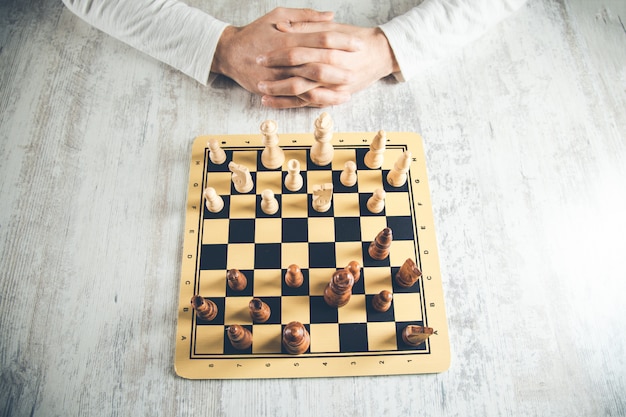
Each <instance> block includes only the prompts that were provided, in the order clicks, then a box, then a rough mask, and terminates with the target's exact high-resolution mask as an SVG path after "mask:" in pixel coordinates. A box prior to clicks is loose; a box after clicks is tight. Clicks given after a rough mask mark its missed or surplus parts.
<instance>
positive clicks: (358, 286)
mask: <svg viewBox="0 0 626 417" xmlns="http://www.w3.org/2000/svg"><path fill="white" fill-rule="evenodd" d="M364 282H365V281H364V280H363V269H361V277H360V278H359V280H358V281H357V282H355V283H354V285H353V286H352V294H365V284H364Z"/></svg>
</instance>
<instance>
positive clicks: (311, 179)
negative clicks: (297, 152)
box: [306, 170, 333, 194]
mask: <svg viewBox="0 0 626 417" xmlns="http://www.w3.org/2000/svg"><path fill="white" fill-rule="evenodd" d="M306 180H307V192H308V193H309V194H313V187H314V186H316V185H324V184H332V182H333V173H332V171H327V170H323V171H307V173H306Z"/></svg>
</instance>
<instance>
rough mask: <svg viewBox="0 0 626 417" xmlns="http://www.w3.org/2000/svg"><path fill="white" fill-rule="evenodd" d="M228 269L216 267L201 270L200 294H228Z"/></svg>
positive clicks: (210, 295) (219, 295)
mask: <svg viewBox="0 0 626 417" xmlns="http://www.w3.org/2000/svg"><path fill="white" fill-rule="evenodd" d="M226 285H227V284H226V271H223V270H221V269H220V270H216V269H201V270H200V289H199V291H200V295H202V296H203V297H224V296H225V295H226Z"/></svg>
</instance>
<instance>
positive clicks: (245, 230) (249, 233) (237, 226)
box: [228, 219, 254, 243]
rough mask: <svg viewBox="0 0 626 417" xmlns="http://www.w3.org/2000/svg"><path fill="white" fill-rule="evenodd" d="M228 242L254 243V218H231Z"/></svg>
mask: <svg viewBox="0 0 626 417" xmlns="http://www.w3.org/2000/svg"><path fill="white" fill-rule="evenodd" d="M228 243H254V219H231V220H230V225H229V227H228Z"/></svg>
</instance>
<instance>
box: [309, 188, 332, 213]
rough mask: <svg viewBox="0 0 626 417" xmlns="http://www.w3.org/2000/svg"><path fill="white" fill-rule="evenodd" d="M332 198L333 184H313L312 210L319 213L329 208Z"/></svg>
mask: <svg viewBox="0 0 626 417" xmlns="http://www.w3.org/2000/svg"><path fill="white" fill-rule="evenodd" d="M332 199H333V184H332V183H327V184H322V185H314V186H313V204H312V205H313V210H315V211H318V212H320V213H323V212H326V211H328V209H330V205H331V201H332Z"/></svg>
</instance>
